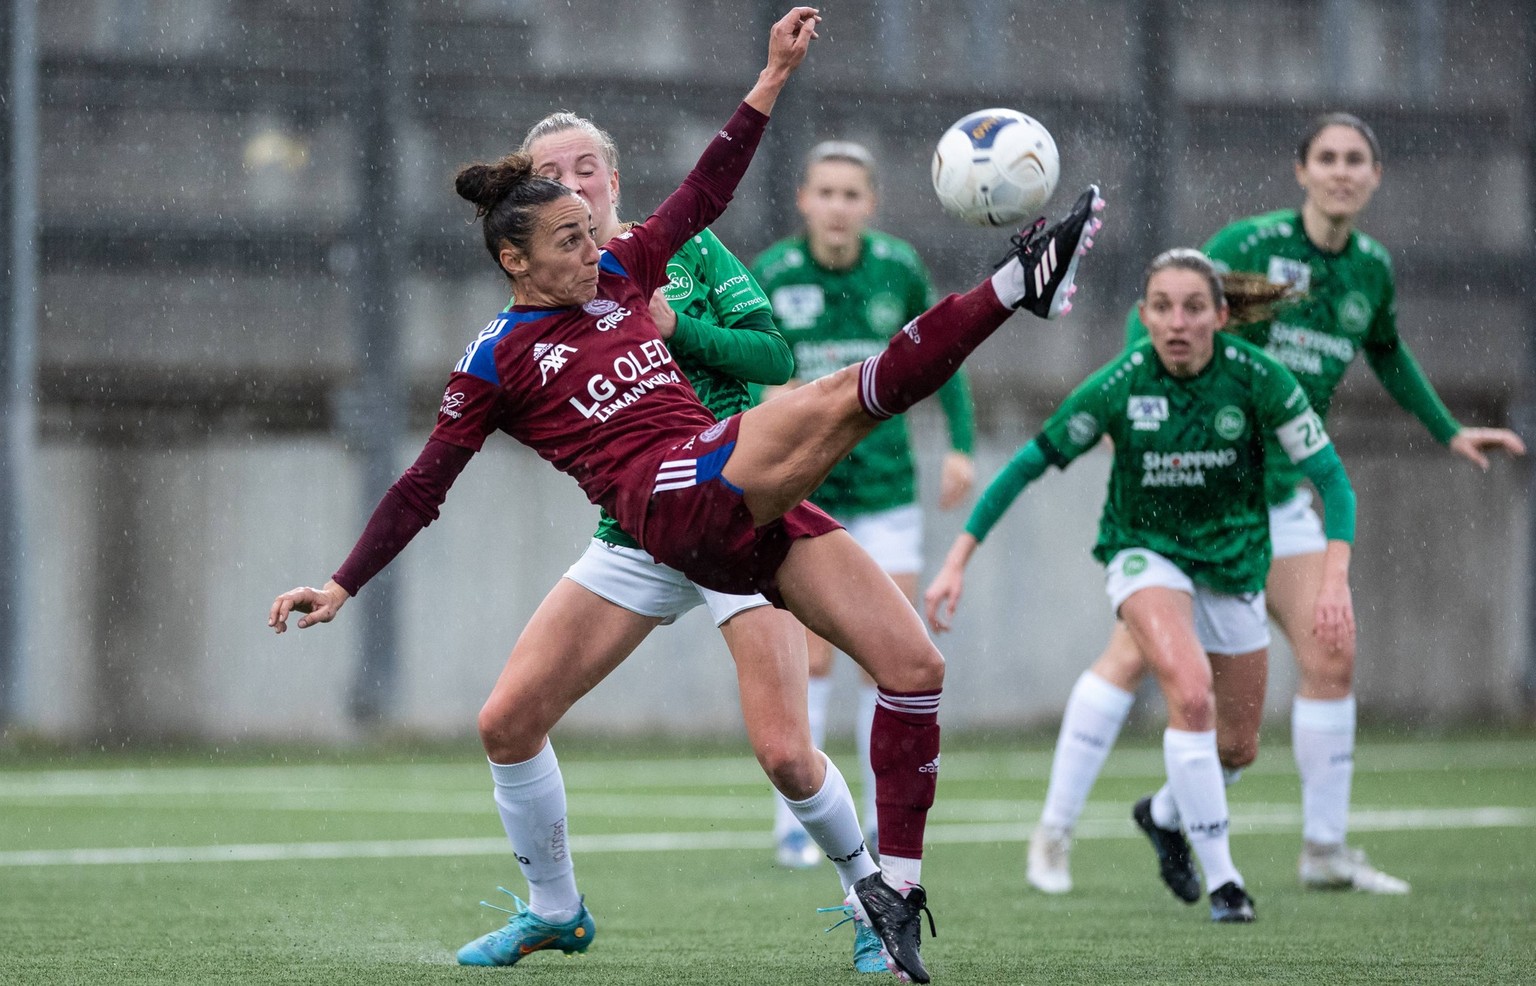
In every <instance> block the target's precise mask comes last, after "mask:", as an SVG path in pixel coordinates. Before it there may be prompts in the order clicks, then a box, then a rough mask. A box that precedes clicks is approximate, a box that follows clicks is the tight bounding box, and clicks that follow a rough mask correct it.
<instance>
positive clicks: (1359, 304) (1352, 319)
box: [1336, 291, 1373, 336]
mask: <svg viewBox="0 0 1536 986" xmlns="http://www.w3.org/2000/svg"><path fill="white" fill-rule="evenodd" d="M1336 314H1337V315H1338V318H1339V328H1341V329H1343V330H1344V331H1345V332H1347V333H1348V334H1349V335H1352V336H1358V335H1364V334H1365V330H1366V329H1368V328H1370V327H1371V315H1372V314H1373V312H1372V310H1371V302H1370V299H1369V298H1367V297H1366V296H1365V295H1363V294H1361V293H1360V292H1359V291H1350V292H1348V293H1347V294H1345V295H1344V297H1343V299H1342V300H1340V301H1339V307H1338V311H1337V312H1336Z"/></svg>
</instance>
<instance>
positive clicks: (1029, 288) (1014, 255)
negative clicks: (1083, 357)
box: [992, 185, 1104, 318]
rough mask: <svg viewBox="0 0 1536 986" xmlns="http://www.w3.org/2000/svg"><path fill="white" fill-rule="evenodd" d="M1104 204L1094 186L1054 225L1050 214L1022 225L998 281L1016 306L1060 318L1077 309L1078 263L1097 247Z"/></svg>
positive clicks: (995, 277) (1006, 301) (999, 265)
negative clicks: (1049, 222)
mask: <svg viewBox="0 0 1536 986" xmlns="http://www.w3.org/2000/svg"><path fill="white" fill-rule="evenodd" d="M1103 208H1104V200H1103V199H1102V198H1100V197H1099V186H1097V185H1089V186H1088V190H1087V191H1085V192H1083V194H1081V195H1079V196H1078V197H1077V201H1076V202H1075V203H1073V205H1072V209H1071V211H1070V212H1068V213H1067V214H1066V215H1065V216H1063V217H1062V218H1061V220H1060V221H1059V222H1057V223H1056V225H1054V226H1051V227H1049V228H1047V227H1046V225H1045V219H1044V218H1040V219H1036V220H1035V222H1034V224H1033V225H1032V226H1030V227H1029V228H1027V229H1024V230H1021V231H1020V232H1019V233H1018V235H1016V236H1015V237H1014V238H1013V240H1012V241H1011V243H1012V249H1010V250H1009V251H1008V254H1007V256H1005V257H1003V259H1002V260H1000V261H998V263H997V268H998V270H997V273H996V274H994V275H993V276H992V286H993V287H994V288H996V289H997V297H998V300H1000V301H1001V302H1002V303H1003V304H1005V305H1007V306H1008V307H1010V308H1023V309H1025V310H1027V311H1030V312H1033V313H1034V314H1036V315H1038V316H1040V317H1041V318H1058V317H1060V316H1062V315H1065V314H1066V313H1067V312H1069V311H1071V310H1072V296H1073V295H1074V294H1076V293H1077V285H1076V284H1075V283H1073V282H1074V280H1075V279H1076V277H1077V264H1078V261H1079V260H1081V259H1082V258H1083V255H1084V254H1086V253H1087V252H1088V250H1089V249H1090V248H1091V247H1092V246H1093V237H1094V234H1095V233H1097V232H1098V231H1099V228H1100V227H1101V226H1103V225H1104V223H1103V220H1101V219H1099V218H1098V217H1097V216H1095V215H1094V213H1096V212H1099V211H1101V210H1102V209H1103Z"/></svg>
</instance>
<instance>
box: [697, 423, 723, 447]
mask: <svg viewBox="0 0 1536 986" xmlns="http://www.w3.org/2000/svg"><path fill="white" fill-rule="evenodd" d="M723 434H725V422H724V421H716V422H715V423H714V424H712V425H710V426H709V429H708V430H707V431H705V432H704V434H702V435H700V436H699V441H701V442H704V443H705V444H708V443H709V442H712V441H714V440H715V439H717V438H719V437H720V436H721V435H723Z"/></svg>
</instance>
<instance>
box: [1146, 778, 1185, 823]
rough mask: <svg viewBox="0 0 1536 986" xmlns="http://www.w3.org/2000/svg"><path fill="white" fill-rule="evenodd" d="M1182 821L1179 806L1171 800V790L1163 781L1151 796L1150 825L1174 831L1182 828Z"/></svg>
mask: <svg viewBox="0 0 1536 986" xmlns="http://www.w3.org/2000/svg"><path fill="white" fill-rule="evenodd" d="M1182 821H1183V820H1182V819H1181V818H1180V817H1179V806H1178V804H1177V803H1175V802H1174V800H1173V788H1171V787H1169V786H1168V783H1167V782H1166V781H1165V782H1164V783H1163V786H1162V787H1160V788H1158V789H1157V793H1156V794H1154V795H1152V824H1153V825H1156V826H1157V827H1158V828H1160V829H1176V828H1180V827H1182V825H1181V823H1182Z"/></svg>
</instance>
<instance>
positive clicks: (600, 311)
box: [581, 298, 619, 315]
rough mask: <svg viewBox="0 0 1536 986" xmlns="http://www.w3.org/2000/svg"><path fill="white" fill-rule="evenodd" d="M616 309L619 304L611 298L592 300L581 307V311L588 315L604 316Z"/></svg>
mask: <svg viewBox="0 0 1536 986" xmlns="http://www.w3.org/2000/svg"><path fill="white" fill-rule="evenodd" d="M618 307H619V303H618V302H617V301H614V300H613V299H612V298H593V299H592V300H591V301H589V302H587V303H586V304H585V305H582V306H581V310H582V311H584V312H586V313H587V314H588V315H606V314H608V313H609V312H611V311H613V310H614V309H615V308H618Z"/></svg>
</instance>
